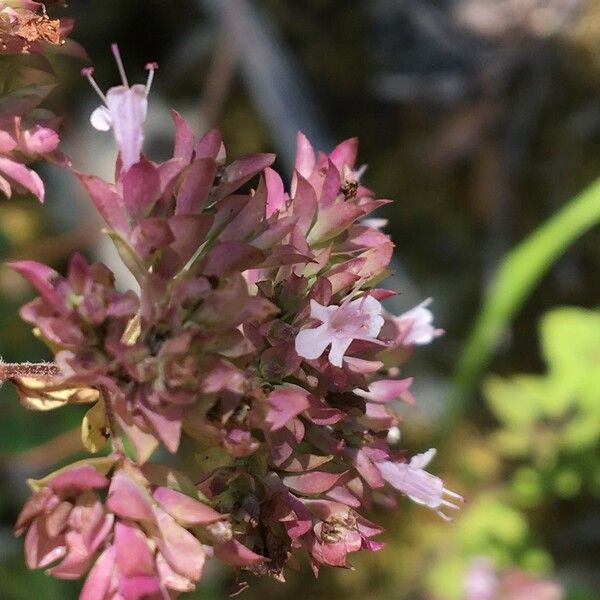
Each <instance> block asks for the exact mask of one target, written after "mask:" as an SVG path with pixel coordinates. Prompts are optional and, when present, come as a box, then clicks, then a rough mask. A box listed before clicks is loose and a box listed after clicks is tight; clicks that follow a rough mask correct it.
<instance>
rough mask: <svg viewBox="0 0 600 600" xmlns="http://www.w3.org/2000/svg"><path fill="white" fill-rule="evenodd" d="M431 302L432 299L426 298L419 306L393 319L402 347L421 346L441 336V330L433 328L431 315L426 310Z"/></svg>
mask: <svg viewBox="0 0 600 600" xmlns="http://www.w3.org/2000/svg"><path fill="white" fill-rule="evenodd" d="M431 302H432V299H431V298H427V300H424V301H423V302H421V304H418V305H417V306H415V307H414V308H411V309H410V310H409V311H407V312H405V313H402V314H401V315H400V316H399V317H396V318H395V319H394V320H395V321H396V324H397V325H398V327H399V329H400V332H401V335H402V344H403V345H405V346H413V345H417V346H422V345H425V344H429V343H431V342H432V341H433V340H434V339H435V338H436V337H439V336H440V335H443V333H444V330H443V329H437V328H436V327H434V326H433V314H432V312H431V311H430V310H429V309H428V308H427V307H428V306H429V305H430V304H431Z"/></svg>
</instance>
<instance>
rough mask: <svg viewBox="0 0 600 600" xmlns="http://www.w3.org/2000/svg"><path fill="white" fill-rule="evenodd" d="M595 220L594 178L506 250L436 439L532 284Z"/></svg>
mask: <svg viewBox="0 0 600 600" xmlns="http://www.w3.org/2000/svg"><path fill="white" fill-rule="evenodd" d="M598 223H600V180H596V181H595V182H594V183H593V184H592V185H591V186H590V187H588V188H587V189H586V190H584V191H583V192H582V193H581V194H580V195H579V196H577V197H575V198H574V199H573V200H571V201H570V202H569V203H568V204H567V205H566V206H565V207H564V208H563V209H562V210H561V211H560V212H558V213H557V214H556V215H555V216H553V217H552V218H551V219H550V220H548V221H547V222H546V223H545V224H544V225H542V226H541V227H540V228H538V229H537V230H536V231H534V232H533V233H532V234H531V235H530V236H529V237H528V238H527V239H525V241H523V242H522V243H521V244H519V245H518V246H517V247H516V248H514V249H513V250H512V251H511V252H509V253H508V254H507V256H506V257H505V259H504V261H503V262H502V264H501V265H500V267H499V269H498V271H497V273H496V276H495V278H494V280H493V281H492V284H491V286H490V289H489V292H488V294H487V297H486V299H485V301H484V304H483V307H482V309H481V312H480V313H479V317H478V318H477V321H476V323H475V325H474V327H473V330H472V332H471V334H470V336H469V338H468V340H467V343H466V345H465V349H464V351H463V353H462V355H461V357H460V359H459V361H458V365H457V368H456V370H455V374H454V377H453V381H452V385H451V389H450V393H449V398H448V404H447V413H446V416H445V418H444V420H443V423H442V425H441V435H442V437H446V436H447V435H448V434H449V433H450V432H452V431H453V430H454V428H455V425H456V423H457V421H458V420H459V419H460V417H461V416H462V415H463V414H464V413H465V412H466V410H467V407H468V405H469V403H470V401H471V395H472V391H473V387H474V386H475V385H476V384H477V381H478V379H479V377H480V376H481V374H482V373H483V370H484V369H485V367H486V365H487V364H488V362H489V360H490V359H491V357H492V355H493V353H494V351H495V350H496V348H497V347H498V344H499V342H500V340H501V338H502V335H503V334H504V332H505V331H506V329H507V327H508V326H509V324H510V323H511V322H512V320H513V319H514V318H515V316H516V315H517V313H518V311H519V310H520V309H521V307H522V306H523V304H524V303H525V301H526V300H527V298H528V297H529V295H530V294H531V292H532V291H533V289H534V287H535V286H536V285H537V284H538V283H539V281H540V280H541V279H542V277H543V276H544V275H545V274H546V272H547V271H548V269H549V268H550V267H551V266H552V265H553V264H554V263H555V262H556V260H557V259H558V258H559V257H560V256H562V255H563V254H564V253H565V251H566V250H567V249H568V248H569V247H570V246H571V245H572V244H573V242H575V240H577V239H578V238H579V237H581V236H582V235H583V234H584V233H586V232H587V231H589V230H590V229H592V228H593V227H594V226H596V225H597V224H598Z"/></svg>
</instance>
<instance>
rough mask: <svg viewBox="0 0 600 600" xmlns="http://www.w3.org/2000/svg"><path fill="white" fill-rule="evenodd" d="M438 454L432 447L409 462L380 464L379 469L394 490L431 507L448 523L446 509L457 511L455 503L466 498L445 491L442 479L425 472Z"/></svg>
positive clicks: (386, 461) (387, 461)
mask: <svg viewBox="0 0 600 600" xmlns="http://www.w3.org/2000/svg"><path fill="white" fill-rule="evenodd" d="M435 452H436V451H435V448H431V449H429V450H427V452H424V453H423V454H417V455H416V456H413V457H412V458H411V460H410V462H407V463H401V462H393V461H391V460H384V461H381V462H378V463H377V467H378V469H379V471H380V473H381V475H382V477H383V478H384V479H385V480H386V481H387V482H388V483H389V484H390V485H391V486H392V487H394V488H396V489H397V490H398V491H400V492H402V493H403V494H406V495H407V496H408V497H409V498H410V499H411V500H412V501H413V502H416V503H417V504H422V505H423V506H427V507H428V508H431V509H432V510H434V511H435V512H436V514H437V515H439V516H440V517H441V518H442V519H444V520H445V521H449V520H450V517H449V516H448V515H446V514H445V513H444V512H443V509H444V508H451V509H455V510H457V509H458V508H459V506H458V505H457V504H456V502H462V501H463V498H462V497H461V496H459V495H458V494H455V493H454V492H451V491H450V490H448V489H446V488H445V487H444V482H443V481H442V480H441V479H440V478H439V477H436V476H435V475H432V474H431V473H428V472H427V471H425V467H426V466H427V465H428V464H429V463H430V462H431V460H432V459H433V457H434V456H435ZM446 498H449V500H448V499H446Z"/></svg>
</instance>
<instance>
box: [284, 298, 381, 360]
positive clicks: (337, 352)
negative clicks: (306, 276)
mask: <svg viewBox="0 0 600 600" xmlns="http://www.w3.org/2000/svg"><path fill="white" fill-rule="evenodd" d="M382 311H383V308H382V306H381V303H380V302H379V301H378V300H376V299H375V298H373V297H372V296H368V295H365V296H363V297H362V298H359V299H358V300H351V301H346V302H344V303H343V304H342V305H341V306H336V305H335V304H333V305H330V306H323V305H322V304H319V303H318V302H317V301H316V300H311V301H310V316H311V318H313V319H318V320H319V321H321V322H322V324H321V325H319V326H318V327H316V328H314V329H303V330H302V331H300V332H299V333H298V335H297V336H296V342H295V344H296V352H297V353H298V355H299V356H302V358H308V359H315V358H318V357H319V356H321V354H323V352H325V349H326V348H327V346H329V345H330V344H331V348H330V350H329V362H330V363H331V364H332V365H334V366H335V367H341V366H342V360H343V358H344V354H345V353H346V350H348V347H349V346H350V344H351V343H352V342H353V341H354V340H365V341H367V342H375V343H377V344H381V343H382V342H380V341H379V340H378V339H377V335H378V334H379V332H380V331H381V328H382V327H383V323H384V319H383V317H382V315H381V313H382Z"/></svg>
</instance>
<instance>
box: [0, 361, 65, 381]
mask: <svg viewBox="0 0 600 600" xmlns="http://www.w3.org/2000/svg"><path fill="white" fill-rule="evenodd" d="M58 375H60V369H59V368H58V365H57V364H56V363H29V362H25V363H3V362H0V381H5V380H7V379H12V378H18V377H37V378H40V377H41V378H48V379H52V378H53V377H57V376H58Z"/></svg>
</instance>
